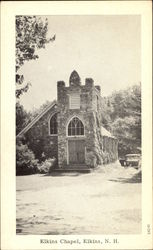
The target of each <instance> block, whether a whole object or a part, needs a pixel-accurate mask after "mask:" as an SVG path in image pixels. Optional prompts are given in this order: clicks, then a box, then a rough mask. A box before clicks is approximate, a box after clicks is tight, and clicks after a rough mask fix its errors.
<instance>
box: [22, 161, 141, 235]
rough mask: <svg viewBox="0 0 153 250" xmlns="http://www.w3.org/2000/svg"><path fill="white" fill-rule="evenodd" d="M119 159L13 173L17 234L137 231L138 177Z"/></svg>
mask: <svg viewBox="0 0 153 250" xmlns="http://www.w3.org/2000/svg"><path fill="white" fill-rule="evenodd" d="M140 177H141V176H140V173H139V172H138V170H135V169H133V168H128V169H124V168H123V167H120V165H119V164H112V165H110V166H107V167H106V168H104V167H102V168H101V169H99V170H97V171H95V172H93V173H90V174H77V173H73V174H66V175H61V176H44V175H31V176H19V177H17V233H19V234H138V233H140V232H141V182H140V181H141V180H140Z"/></svg>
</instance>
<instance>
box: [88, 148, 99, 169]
mask: <svg viewBox="0 0 153 250" xmlns="http://www.w3.org/2000/svg"><path fill="white" fill-rule="evenodd" d="M86 158H87V160H86V164H87V166H89V167H91V168H95V167H96V166H97V157H96V155H95V153H94V152H93V151H90V152H87V155H86Z"/></svg>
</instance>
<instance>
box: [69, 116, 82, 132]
mask: <svg viewBox="0 0 153 250" xmlns="http://www.w3.org/2000/svg"><path fill="white" fill-rule="evenodd" d="M76 135H84V126H83V123H82V121H81V120H80V119H79V118H78V117H74V118H73V119H72V120H71V121H70V123H69V125H68V136H76Z"/></svg>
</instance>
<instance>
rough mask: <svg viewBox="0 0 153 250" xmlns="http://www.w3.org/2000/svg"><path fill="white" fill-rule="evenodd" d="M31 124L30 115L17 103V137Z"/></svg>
mask: <svg viewBox="0 0 153 250" xmlns="http://www.w3.org/2000/svg"><path fill="white" fill-rule="evenodd" d="M29 122H30V114H29V113H27V112H26V111H25V109H24V107H23V105H21V104H20V103H19V102H17V103H16V135H17V134H18V133H19V132H20V131H21V130H22V129H23V128H24V127H25V126H26V125H27V124H28V123H29Z"/></svg>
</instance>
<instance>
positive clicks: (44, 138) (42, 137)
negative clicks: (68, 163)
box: [25, 107, 58, 161]
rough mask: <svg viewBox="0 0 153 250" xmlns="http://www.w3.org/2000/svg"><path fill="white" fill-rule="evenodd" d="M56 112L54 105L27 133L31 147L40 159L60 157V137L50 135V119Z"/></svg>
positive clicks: (26, 136)
mask: <svg viewBox="0 0 153 250" xmlns="http://www.w3.org/2000/svg"><path fill="white" fill-rule="evenodd" d="M55 112H57V108H56V107H53V108H52V109H51V110H49V111H48V112H47V113H46V114H45V115H44V116H43V117H41V118H40V120H38V121H37V122H36V123H35V124H34V125H33V126H32V127H31V128H30V129H29V130H28V131H27V132H26V133H25V138H26V141H27V144H28V146H29V148H30V149H31V150H32V151H33V152H34V154H35V156H36V158H37V159H39V160H40V161H41V160H44V159H47V158H53V157H55V158H56V159H58V153H57V152H58V137H57V136H55V135H53V136H51V135H49V120H50V117H51V116H52V115H53V114H54V113H55Z"/></svg>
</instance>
